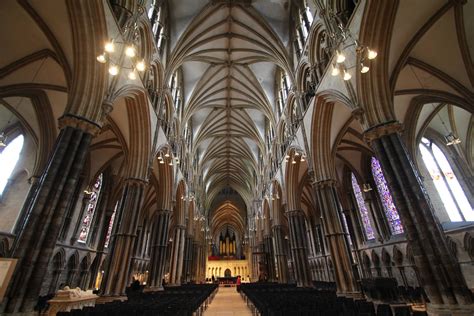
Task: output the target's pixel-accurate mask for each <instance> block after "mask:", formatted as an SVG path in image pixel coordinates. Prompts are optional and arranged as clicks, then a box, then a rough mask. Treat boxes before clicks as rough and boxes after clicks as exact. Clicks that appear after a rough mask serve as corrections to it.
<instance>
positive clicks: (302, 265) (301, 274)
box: [287, 210, 311, 287]
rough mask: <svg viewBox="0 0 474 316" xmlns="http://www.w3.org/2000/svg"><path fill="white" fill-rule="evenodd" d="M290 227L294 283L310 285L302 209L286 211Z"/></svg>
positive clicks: (302, 285) (300, 285) (303, 285)
mask: <svg viewBox="0 0 474 316" xmlns="http://www.w3.org/2000/svg"><path fill="white" fill-rule="evenodd" d="M287 214H288V223H289V226H290V227H289V228H290V248H291V255H292V259H293V268H294V271H295V278H296V284H297V286H299V287H307V286H310V285H311V277H310V273H309V262H308V249H306V245H307V244H308V242H307V241H306V228H305V218H304V213H303V211H302V210H292V211H287Z"/></svg>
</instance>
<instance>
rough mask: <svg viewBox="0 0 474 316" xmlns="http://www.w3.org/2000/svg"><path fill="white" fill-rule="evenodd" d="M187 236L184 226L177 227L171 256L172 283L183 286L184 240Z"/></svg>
mask: <svg viewBox="0 0 474 316" xmlns="http://www.w3.org/2000/svg"><path fill="white" fill-rule="evenodd" d="M185 234H186V227H185V226H184V225H177V226H176V229H175V231H174V238H173V248H172V256H171V271H170V283H171V284H175V285H179V284H181V273H182V271H183V259H184V239H185Z"/></svg>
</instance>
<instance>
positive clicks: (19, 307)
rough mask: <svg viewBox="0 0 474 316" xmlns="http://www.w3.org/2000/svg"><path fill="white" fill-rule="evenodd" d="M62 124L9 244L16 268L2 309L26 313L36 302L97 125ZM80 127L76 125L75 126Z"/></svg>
mask: <svg viewBox="0 0 474 316" xmlns="http://www.w3.org/2000/svg"><path fill="white" fill-rule="evenodd" d="M61 123H62V124H63V125H64V127H63V128H62V129H61V132H60V134H59V136H58V139H57V141H56V144H55V147H54V149H53V152H52V155H51V156H50V159H49V161H48V164H47V166H46V168H45V170H44V172H43V175H42V176H41V179H40V181H39V183H38V186H37V188H36V191H35V192H34V194H33V195H32V202H31V203H30V204H29V205H28V209H27V212H26V216H25V218H26V219H27V220H25V221H24V223H23V226H22V227H21V229H20V230H19V235H18V237H17V239H16V240H15V243H14V245H13V247H12V252H11V257H13V258H17V259H18V263H17V269H16V272H15V274H14V277H13V280H12V283H11V284H10V287H9V289H8V292H7V295H6V300H5V302H6V303H5V307H6V308H5V312H7V313H15V312H29V311H32V310H33V307H34V306H35V305H36V303H37V301H38V296H39V293H40V290H41V285H42V282H43V279H44V276H45V273H44V272H45V271H47V269H48V265H49V262H50V260H51V258H52V254H53V250H54V247H55V245H56V241H57V239H58V236H59V233H60V230H61V227H62V225H63V222H64V218H65V212H66V208H67V205H68V204H69V203H70V200H71V199H72V198H73V194H74V191H75V189H76V186H77V184H78V179H79V176H80V174H81V172H82V169H83V167H84V161H85V160H86V156H87V153H88V151H89V145H90V143H91V140H92V134H93V133H94V132H96V131H98V128H99V127H98V126H96V125H93V124H92V123H90V122H86V121H82V120H80V119H78V118H70V117H67V116H66V117H64V118H63V120H62V122H61ZM79 126H80V127H79Z"/></svg>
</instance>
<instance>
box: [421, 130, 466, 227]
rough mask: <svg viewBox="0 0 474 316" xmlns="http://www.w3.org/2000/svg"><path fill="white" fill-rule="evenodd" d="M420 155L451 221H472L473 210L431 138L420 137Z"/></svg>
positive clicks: (447, 163) (446, 161) (444, 157)
mask: <svg viewBox="0 0 474 316" xmlns="http://www.w3.org/2000/svg"><path fill="white" fill-rule="evenodd" d="M419 148H420V152H421V157H422V158H423V162H424V163H425V166H426V168H427V169H428V172H429V173H430V175H431V178H432V179H433V183H434V185H435V187H436V190H437V191H438V193H439V196H440V197H441V200H442V201H443V204H444V208H445V209H446V212H447V213H448V216H449V219H450V220H451V221H452V222H462V221H474V211H473V210H472V207H471V205H470V203H469V200H468V199H467V197H466V194H465V193H464V191H463V189H462V187H461V185H460V184H459V181H458V179H457V178H456V175H455V174H454V172H453V169H452V168H451V166H450V164H449V162H448V160H447V159H446V156H445V155H444V153H443V152H442V151H441V149H440V148H439V147H438V146H437V145H436V144H435V143H434V142H433V141H431V140H429V139H427V138H424V137H423V138H422V139H421V143H420V145H419Z"/></svg>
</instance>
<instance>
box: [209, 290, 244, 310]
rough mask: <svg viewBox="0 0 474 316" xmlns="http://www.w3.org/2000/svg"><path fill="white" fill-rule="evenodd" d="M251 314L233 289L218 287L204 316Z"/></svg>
mask: <svg viewBox="0 0 474 316" xmlns="http://www.w3.org/2000/svg"><path fill="white" fill-rule="evenodd" d="M251 315H252V312H251V311H250V309H249V308H248V307H247V304H246V303H245V301H244V300H243V299H242V297H241V296H240V294H239V293H238V292H237V291H236V289H235V287H219V290H218V292H217V294H216V296H215V297H214V299H213V300H212V303H211V304H210V305H209V307H208V308H207V310H206V311H205V312H204V316H251Z"/></svg>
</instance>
